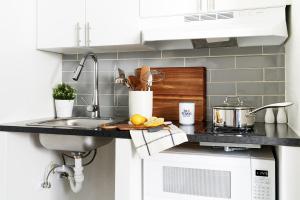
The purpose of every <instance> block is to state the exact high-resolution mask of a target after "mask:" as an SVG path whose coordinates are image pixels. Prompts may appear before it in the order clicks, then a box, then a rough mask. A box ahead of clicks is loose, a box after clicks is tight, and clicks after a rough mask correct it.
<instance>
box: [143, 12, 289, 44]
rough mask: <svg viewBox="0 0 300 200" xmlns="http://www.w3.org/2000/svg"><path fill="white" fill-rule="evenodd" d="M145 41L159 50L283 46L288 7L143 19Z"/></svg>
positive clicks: (144, 42)
mask: <svg viewBox="0 0 300 200" xmlns="http://www.w3.org/2000/svg"><path fill="white" fill-rule="evenodd" d="M141 22H142V39H143V44H144V45H148V46H150V47H152V48H155V49H161V50H163V49H193V48H208V47H227V46H240V47H243V46H261V45H281V44H283V43H284V42H285V40H286V39H287V37H288V32H287V25H286V13H285V6H282V7H274V8H261V9H250V10H240V11H227V12H215V13H199V14H193V15H183V16H164V17H148V18H143V19H142V21H141Z"/></svg>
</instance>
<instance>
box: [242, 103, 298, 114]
mask: <svg viewBox="0 0 300 200" xmlns="http://www.w3.org/2000/svg"><path fill="white" fill-rule="evenodd" d="M291 105H293V103H292V102H281V103H273V104H269V105H266V106H263V107H260V108H256V109H255V110H252V111H251V112H249V113H248V114H249V115H251V114H254V113H256V112H258V111H260V110H263V109H266V108H280V107H287V106H291Z"/></svg>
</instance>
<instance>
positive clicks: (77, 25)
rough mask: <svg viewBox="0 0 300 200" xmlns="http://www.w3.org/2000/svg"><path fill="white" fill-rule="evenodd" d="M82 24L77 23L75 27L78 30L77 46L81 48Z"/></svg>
mask: <svg viewBox="0 0 300 200" xmlns="http://www.w3.org/2000/svg"><path fill="white" fill-rule="evenodd" d="M80 29H81V28H80V24H79V22H77V23H76V26H75V30H76V46H78V47H79V46H80V42H81V40H80Z"/></svg>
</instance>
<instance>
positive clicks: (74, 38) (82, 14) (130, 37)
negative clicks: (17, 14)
mask: <svg viewBox="0 0 300 200" xmlns="http://www.w3.org/2000/svg"><path fill="white" fill-rule="evenodd" d="M37 13H38V15H37V18H38V23H37V48H38V49H41V50H49V51H54V52H59V53H68V52H80V51H83V52H84V51H85V49H87V50H93V51H98V52H101V51H105V50H106V51H117V50H119V49H120V48H123V49H124V50H126V48H127V45H128V48H129V47H131V48H141V45H140V43H141V42H140V41H141V39H140V27H139V17H140V16H139V0H38V1H37ZM107 46H109V47H107ZM135 46H136V47H135ZM86 47H89V48H86ZM90 47H97V48H94V49H91V48H90ZM102 47H103V48H102Z"/></svg>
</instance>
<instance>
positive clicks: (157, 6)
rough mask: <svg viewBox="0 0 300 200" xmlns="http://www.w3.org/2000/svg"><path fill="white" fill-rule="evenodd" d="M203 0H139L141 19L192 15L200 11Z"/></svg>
mask: <svg viewBox="0 0 300 200" xmlns="http://www.w3.org/2000/svg"><path fill="white" fill-rule="evenodd" d="M202 1H203V0H140V12H141V17H157V16H169V15H183V14H193V13H198V12H200V11H201V6H202V3H201V2H202Z"/></svg>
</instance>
